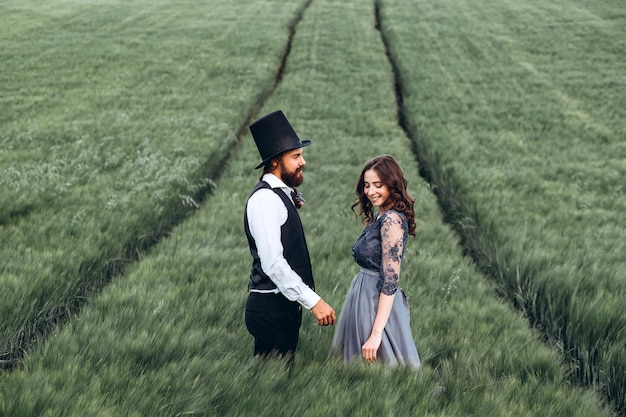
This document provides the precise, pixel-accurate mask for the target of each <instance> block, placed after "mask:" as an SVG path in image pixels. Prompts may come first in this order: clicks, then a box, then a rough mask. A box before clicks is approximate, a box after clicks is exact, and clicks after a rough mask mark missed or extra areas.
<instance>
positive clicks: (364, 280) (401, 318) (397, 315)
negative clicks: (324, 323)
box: [332, 268, 420, 369]
mask: <svg viewBox="0 0 626 417" xmlns="http://www.w3.org/2000/svg"><path fill="white" fill-rule="evenodd" d="M378 276H379V274H378V272H374V271H370V270H368V269H364V268H361V271H359V273H358V274H357V275H356V276H355V277H354V279H353V280H352V283H351V284H350V289H349V290H348V294H347V295H346V300H345V301H344V303H343V307H342V308H341V312H340V314H339V320H338V322H337V324H336V328H335V335H334V337H333V343H332V350H333V351H335V352H337V353H339V354H340V355H341V356H342V357H343V360H344V361H345V362H350V361H353V360H363V358H362V354H361V346H363V344H364V343H365V342H366V341H367V339H368V338H369V336H370V333H371V331H372V327H373V325H374V319H375V317H376V311H377V309H378V300H379V297H380V291H378V289H377V288H376V284H377V282H378ZM409 320H410V316H409V304H408V301H407V298H406V294H405V293H404V291H403V290H402V289H400V288H398V292H396V296H395V298H394V301H393V307H392V309H391V314H390V315H389V320H388V321H387V325H386V326H385V331H384V332H383V337H382V342H381V344H380V348H379V349H378V353H377V355H376V356H377V362H380V363H383V364H385V365H386V366H390V367H393V366H398V365H405V366H409V367H411V368H414V369H419V367H420V358H419V355H418V354H417V348H416V347H415V342H414V341H413V336H412V335H411V327H410V326H409Z"/></svg>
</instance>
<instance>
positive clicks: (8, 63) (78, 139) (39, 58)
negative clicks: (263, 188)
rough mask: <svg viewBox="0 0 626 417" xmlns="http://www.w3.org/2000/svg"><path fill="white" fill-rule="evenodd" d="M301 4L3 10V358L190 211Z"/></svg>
mask: <svg viewBox="0 0 626 417" xmlns="http://www.w3.org/2000/svg"><path fill="white" fill-rule="evenodd" d="M300 7H302V4H298V3H294V2H292V3H290V4H289V5H283V4H282V3H280V2H271V1H264V2H258V1H249V2H245V1H242V2H237V3H236V4H228V3H219V2H218V3H215V4H205V3H199V2H184V1H182V2H176V3H172V2H167V1H157V2H152V1H151V2H145V1H134V2H127V3H124V4H118V3H115V2H89V3H85V2H75V1H69V2H61V1H50V2H46V4H44V5H40V4H39V3H37V4H35V3H32V2H14V1H10V2H3V4H2V5H1V6H0V8H1V16H2V17H1V18H0V26H2V29H1V30H0V42H2V45H3V47H2V50H1V51H0V62H1V63H2V64H0V65H1V67H0V68H1V70H0V97H1V98H0V108H1V109H2V110H1V111H0V124H1V126H2V127H1V128H0V149H1V150H0V207H2V208H1V210H0V228H1V232H0V247H1V248H2V249H1V250H0V265H2V267H1V269H0V284H1V285H2V288H3V291H2V296H1V297H2V300H1V302H0V318H1V320H0V323H2V324H0V359H1V360H2V361H3V362H1V364H3V365H5V364H8V365H9V366H11V365H13V364H14V363H15V362H14V359H15V358H19V356H21V354H22V351H23V349H25V348H28V346H29V345H30V342H31V341H32V340H33V337H36V336H38V335H41V334H45V333H47V331H48V330H50V328H52V327H53V326H54V324H55V323H57V322H59V321H64V320H65V319H66V317H67V315H68V314H71V313H72V312H73V311H74V310H75V309H76V307H77V306H79V305H80V304H82V303H83V301H84V299H85V297H86V296H88V295H89V294H90V293H91V292H92V291H94V290H97V289H99V288H100V287H102V286H103V285H104V284H106V282H107V281H108V280H109V279H110V278H111V276H113V275H115V274H117V273H119V272H120V271H121V270H123V268H124V267H125V266H126V265H127V264H128V263H129V262H133V261H135V260H137V259H139V258H141V256H142V254H143V253H144V252H145V251H146V249H148V248H149V247H150V246H152V245H153V244H154V243H155V241H157V240H158V239H160V238H161V237H162V236H163V235H164V234H166V233H168V231H169V230H171V228H172V227H173V225H174V224H176V223H178V222H180V221H181V219H183V218H184V217H185V216H187V215H188V214H189V213H191V212H193V211H194V210H195V209H196V207H197V206H198V203H199V202H200V201H201V199H202V198H204V195H206V193H207V192H209V191H210V190H211V188H212V187H213V186H214V184H215V179H216V178H218V177H219V175H220V173H221V170H222V169H223V163H224V161H225V160H226V159H227V158H228V156H229V153H230V151H231V150H232V149H233V148H234V147H235V145H236V141H237V135H238V134H239V132H240V131H241V130H242V129H243V128H244V127H245V125H246V123H247V119H248V118H249V117H250V116H251V115H252V113H253V112H254V109H255V108H256V107H258V105H259V103H260V101H261V100H262V99H263V98H264V97H265V95H267V93H268V91H269V89H270V85H271V81H272V80H273V79H274V77H275V68H276V67H277V65H278V64H279V62H280V60H281V57H282V55H283V54H284V49H285V44H286V39H287V36H288V28H289V26H290V25H291V24H292V22H293V20H294V19H295V17H296V16H297V14H298V13H299V10H300ZM257 19H260V20H261V22H257ZM250 22H255V26H254V28H253V27H252V26H251V24H250ZM242 26H243V27H248V29H249V30H248V31H247V32H246V31H242V30H240V27H242Z"/></svg>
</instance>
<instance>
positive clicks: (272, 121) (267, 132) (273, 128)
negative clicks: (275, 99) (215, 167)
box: [250, 110, 311, 169]
mask: <svg viewBox="0 0 626 417" xmlns="http://www.w3.org/2000/svg"><path fill="white" fill-rule="evenodd" d="M250 133H252V137H253V138H254V142H255V143H256V147H257V148H258V149H259V153H260V154H261V159H263V161H262V162H261V163H260V164H259V165H257V166H256V167H255V169H258V168H261V167H262V166H263V165H265V163H266V162H267V161H269V160H270V159H272V158H274V157H276V156H278V155H280V154H281V153H283V152H287V151H290V150H292V149H297V148H304V147H305V146H308V145H310V144H311V141H310V140H303V141H300V138H298V135H296V132H295V131H294V130H293V128H292V127H291V125H290V124H289V121H288V120H287V118H286V117H285V115H284V114H283V112H282V111H281V110H277V111H275V112H273V113H270V114H268V115H266V116H263V117H261V118H260V119H258V120H256V121H255V122H254V123H252V124H251V125H250Z"/></svg>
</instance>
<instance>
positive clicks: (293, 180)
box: [281, 162, 304, 188]
mask: <svg viewBox="0 0 626 417" xmlns="http://www.w3.org/2000/svg"><path fill="white" fill-rule="evenodd" d="M281 177H282V180H283V182H284V183H285V184H286V185H288V186H289V187H292V188H295V187H298V186H300V184H302V182H303V181H304V175H302V168H299V169H297V170H296V171H294V172H287V169H286V167H285V165H283V164H282V162H281Z"/></svg>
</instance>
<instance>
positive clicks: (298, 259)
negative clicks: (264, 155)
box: [243, 181, 315, 290]
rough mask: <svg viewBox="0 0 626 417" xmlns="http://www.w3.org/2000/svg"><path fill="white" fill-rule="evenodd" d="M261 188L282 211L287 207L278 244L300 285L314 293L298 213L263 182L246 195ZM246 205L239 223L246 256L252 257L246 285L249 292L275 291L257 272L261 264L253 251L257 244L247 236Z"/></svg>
mask: <svg viewBox="0 0 626 417" xmlns="http://www.w3.org/2000/svg"><path fill="white" fill-rule="evenodd" d="M261 188H269V189H271V190H272V191H274V192H275V193H276V195H278V196H279V197H280V198H281V200H283V203H284V204H285V207H287V221H286V222H285V224H283V225H282V226H281V228H280V240H281V243H282V245H283V256H284V257H285V259H286V260H287V263H288V264H289V266H291V269H293V270H294V271H295V272H296V273H297V274H298V275H299V276H300V278H302V281H303V282H304V283H305V284H306V285H307V286H308V287H309V288H311V289H312V290H315V283H314V282H313V271H312V269H311V260H310V258H309V250H308V248H307V245H306V239H305V238H304V229H303V228H302V223H301V222H300V215H299V214H298V210H297V209H296V207H295V206H294V205H293V203H292V202H291V200H290V199H289V197H288V196H287V195H286V194H285V193H284V192H283V190H281V189H279V188H276V189H273V188H271V187H270V186H269V184H268V183H266V182H265V181H261V182H259V183H258V184H257V185H256V187H254V189H253V190H252V192H251V193H250V196H252V194H254V193H255V192H257V191H258V190H260V189H261ZM247 212H248V204H246V208H245V211H244V215H243V223H244V227H245V231H246V236H247V237H248V245H249V246H250V254H251V255H252V268H251V270H250V284H249V288H250V289H254V290H273V289H276V285H275V284H274V283H273V282H272V280H270V278H269V277H268V276H267V275H266V274H265V273H264V272H263V269H261V260H260V259H259V254H258V251H257V243H256V242H255V240H254V238H253V237H252V235H251V234H250V227H249V226H248V214H247Z"/></svg>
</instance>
